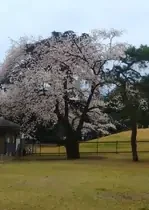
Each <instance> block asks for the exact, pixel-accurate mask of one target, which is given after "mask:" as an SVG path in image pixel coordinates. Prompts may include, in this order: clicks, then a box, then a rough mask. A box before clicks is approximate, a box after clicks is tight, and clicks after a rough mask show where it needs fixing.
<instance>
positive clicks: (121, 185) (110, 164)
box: [0, 155, 149, 210]
mask: <svg viewBox="0 0 149 210" xmlns="http://www.w3.org/2000/svg"><path fill="white" fill-rule="evenodd" d="M108 157H109V156H108ZM128 158H129V157H128ZM148 164H149V162H147V160H146V161H143V162H140V163H137V164H136V163H133V162H131V161H130V160H129V161H128V160H127V157H125V159H123V157H122V156H120V155H112V156H111V157H109V159H107V158H103V159H97V160H93V159H92V160H91V159H90V160H78V161H62V160H61V161H49V162H48V161H45V162H38V161H36V162H34V161H30V162H18V163H17V162H16V163H8V164H0V186H1V190H0V209H7V210H20V209H21V210H32V209H33V210H49V209H50V210H59V209H61V210H69V209H70V210H80V209H81V210H99V209H101V210H126V209H129V210H141V209H142V210H143V209H144V210H148V209H149V170H148Z"/></svg>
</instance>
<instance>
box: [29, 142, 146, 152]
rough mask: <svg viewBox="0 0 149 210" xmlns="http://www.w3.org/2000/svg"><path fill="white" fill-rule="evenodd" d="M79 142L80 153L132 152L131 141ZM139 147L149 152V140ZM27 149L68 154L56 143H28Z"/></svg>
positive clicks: (138, 144)
mask: <svg viewBox="0 0 149 210" xmlns="http://www.w3.org/2000/svg"><path fill="white" fill-rule="evenodd" d="M79 144H80V154H97V155H98V154H102V153H116V154H119V153H131V145H130V141H109V142H103V141H97V142H95V141H94V142H92V141H89V142H88V141H85V142H80V143H79ZM137 149H138V152H142V153H145V152H149V141H138V142H137ZM26 150H27V153H28V154H32V155H57V156H60V155H66V149H65V147H64V146H60V145H56V144H55V145H54V144H27V145H26Z"/></svg>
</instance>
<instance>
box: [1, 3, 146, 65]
mask: <svg viewBox="0 0 149 210" xmlns="http://www.w3.org/2000/svg"><path fill="white" fill-rule="evenodd" d="M148 20H149V0H125V1H124V0H121V1H120V0H53V1H52V0H0V27H1V30H0V61H2V60H3V59H4V57H5V52H6V51H7V50H8V48H9V46H10V40H9V37H10V38H12V39H14V40H17V39H18V38H19V37H20V36H24V35H29V36H30V35H33V36H39V35H41V36H43V37H47V36H49V35H50V33H51V31H54V30H57V31H62V32H63V31H65V30H73V31H75V32H88V31H90V30H91V29H95V28H98V29H100V28H106V29H109V28H116V29H125V30H126V33H125V35H124V36H123V37H122V40H123V41H126V42H129V43H132V44H135V45H139V44H141V43H143V44H149V25H148V24H147V21H148Z"/></svg>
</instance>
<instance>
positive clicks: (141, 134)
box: [89, 128, 149, 142]
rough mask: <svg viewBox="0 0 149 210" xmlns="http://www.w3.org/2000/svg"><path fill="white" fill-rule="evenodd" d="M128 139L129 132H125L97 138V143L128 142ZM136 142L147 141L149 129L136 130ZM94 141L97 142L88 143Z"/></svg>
mask: <svg viewBox="0 0 149 210" xmlns="http://www.w3.org/2000/svg"><path fill="white" fill-rule="evenodd" d="M130 137H131V131H125V132H120V133H117V134H113V135H110V136H106V137H103V138H99V139H98V141H104V142H109V141H129V140H130ZM137 140H138V141H149V128H147V129H138V134H137ZM94 141H97V139H95V140H90V141H89V142H94Z"/></svg>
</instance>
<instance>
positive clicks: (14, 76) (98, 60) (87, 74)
mask: <svg viewBox="0 0 149 210" xmlns="http://www.w3.org/2000/svg"><path fill="white" fill-rule="evenodd" d="M120 35H121V32H119V31H116V30H114V29H112V30H110V31H105V30H103V31H100V30H94V31H92V32H91V34H89V35H88V34H82V35H81V36H77V35H76V34H74V33H73V32H71V31H68V32H65V33H64V34H60V35H59V36H52V37H50V38H49V39H44V40H39V41H35V42H32V43H28V41H27V42H25V41H24V40H23V41H22V40H21V43H19V44H17V46H16V45H15V46H14V47H13V48H12V49H11V50H10V52H9V53H8V56H7V57H6V60H5V62H4V64H3V66H2V76H3V78H4V79H5V80H4V83H6V82H7V83H9V87H8V90H7V92H6V93H5V94H1V96H0V97H1V99H0V106H1V112H2V114H3V115H5V116H12V117H13V118H14V119H15V120H17V119H18V118H20V117H21V119H22V123H21V124H22V130H24V129H25V130H26V131H28V132H30V130H32V131H35V128H36V123H37V122H38V123H41V122H42V123H44V124H47V123H49V122H51V123H52V124H53V125H54V124H56V123H60V124H61V125H62V126H63V129H64V134H63V135H64V137H65V139H66V144H65V145H66V151H67V157H68V158H79V145H78V140H80V139H81V136H82V134H84V133H86V132H88V131H90V130H91V131H93V130H96V131H97V132H99V133H102V134H107V133H108V130H109V128H114V126H113V125H112V123H111V122H110V119H109V117H108V115H107V114H105V113H104V106H105V104H104V102H103V99H102V94H101V90H102V88H103V87H104V85H105V75H107V73H108V72H110V70H112V69H113V65H114V63H115V62H119V60H120V57H123V56H124V50H125V49H126V45H125V44H123V43H118V42H114V39H115V38H116V37H119V36H120ZM111 64H112V65H111ZM107 66H108V72H107ZM109 66H110V68H109ZM27 125H28V126H27Z"/></svg>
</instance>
